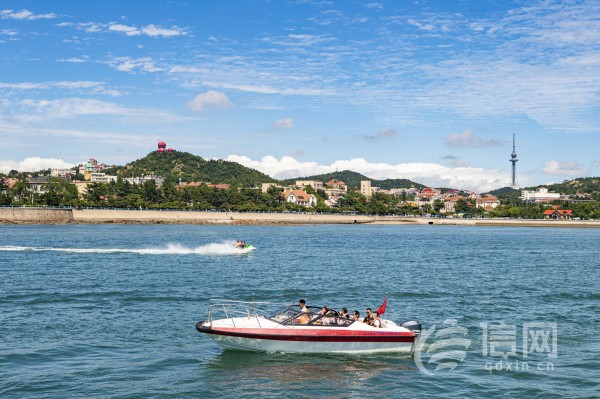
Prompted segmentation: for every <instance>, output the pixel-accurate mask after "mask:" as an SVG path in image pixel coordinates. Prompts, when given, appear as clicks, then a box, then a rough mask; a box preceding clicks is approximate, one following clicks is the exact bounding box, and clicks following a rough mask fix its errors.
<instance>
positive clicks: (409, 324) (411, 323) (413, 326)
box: [400, 320, 421, 335]
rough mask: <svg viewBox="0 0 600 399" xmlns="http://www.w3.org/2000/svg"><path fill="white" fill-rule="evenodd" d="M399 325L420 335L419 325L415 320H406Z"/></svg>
mask: <svg viewBox="0 0 600 399" xmlns="http://www.w3.org/2000/svg"><path fill="white" fill-rule="evenodd" d="M400 325H401V326H402V327H404V328H408V329H409V330H411V331H412V332H414V333H415V334H416V335H419V334H421V323H419V322H418V321H416V320H406V321H403V322H402V323H400Z"/></svg>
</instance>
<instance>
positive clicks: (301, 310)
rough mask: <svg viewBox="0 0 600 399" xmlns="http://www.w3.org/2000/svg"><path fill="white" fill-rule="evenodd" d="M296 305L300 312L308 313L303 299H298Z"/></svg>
mask: <svg viewBox="0 0 600 399" xmlns="http://www.w3.org/2000/svg"><path fill="white" fill-rule="evenodd" d="M298 305H299V306H300V312H302V313H308V308H307V307H306V302H305V301H304V299H300V300H299V301H298Z"/></svg>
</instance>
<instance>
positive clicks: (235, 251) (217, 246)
mask: <svg viewBox="0 0 600 399" xmlns="http://www.w3.org/2000/svg"><path fill="white" fill-rule="evenodd" d="M0 251H16V252H48V251H51V252H69V253H80V254H85V253H99V254H119V253H132V254H140V255H239V254H244V253H250V252H252V249H248V248H236V247H235V241H226V242H222V243H211V244H206V245H200V246H198V247H186V246H184V245H181V244H173V243H169V244H168V245H167V246H166V247H164V248H140V249H135V248H133V249H130V248H56V247H25V246H10V245H9V246H0Z"/></svg>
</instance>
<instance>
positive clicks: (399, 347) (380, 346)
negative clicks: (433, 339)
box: [210, 334, 413, 354]
mask: <svg viewBox="0 0 600 399" xmlns="http://www.w3.org/2000/svg"><path fill="white" fill-rule="evenodd" d="M210 337H211V338H212V339H213V340H214V341H215V342H216V343H217V344H219V345H221V346H222V347H223V348H227V349H237V350H249V351H259V352H287V353H354V354H356V353H387V352H404V353H410V352H411V351H412V347H413V342H376V341H362V342H360V341H337V342H331V341H287V340H271V339H260V338H246V337H236V336H226V335H216V334H211V335H210Z"/></svg>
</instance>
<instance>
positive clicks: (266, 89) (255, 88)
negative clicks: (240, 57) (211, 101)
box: [203, 70, 334, 96]
mask: <svg viewBox="0 0 600 399" xmlns="http://www.w3.org/2000/svg"><path fill="white" fill-rule="evenodd" d="M203 71H206V70H203ZM203 83H204V84H205V85H206V86H210V87H218V88H222V89H234V90H239V91H246V92H249V93H258V94H283V95H286V96H288V95H289V96H291V95H301V96H329V95H333V94H334V92H333V91H331V90H327V89H326V90H324V89H309V88H301V89H282V88H276V87H271V86H266V85H248V84H235V83H216V82H203Z"/></svg>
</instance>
